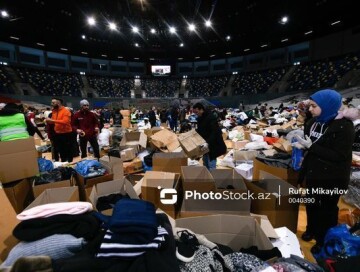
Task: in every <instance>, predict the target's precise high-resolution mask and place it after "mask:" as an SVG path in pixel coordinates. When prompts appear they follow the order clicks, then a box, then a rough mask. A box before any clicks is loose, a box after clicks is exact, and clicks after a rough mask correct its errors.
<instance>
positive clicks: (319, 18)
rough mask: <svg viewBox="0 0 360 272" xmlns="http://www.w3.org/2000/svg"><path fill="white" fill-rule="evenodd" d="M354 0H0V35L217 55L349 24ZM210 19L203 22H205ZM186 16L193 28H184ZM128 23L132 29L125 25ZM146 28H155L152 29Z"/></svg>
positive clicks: (53, 45) (95, 52)
mask: <svg viewBox="0 0 360 272" xmlns="http://www.w3.org/2000/svg"><path fill="white" fill-rule="evenodd" d="M354 3H355V1H350V0H342V1H339V0H263V1H262V0H123V1H120V0H119V1H117V0H62V1H56V0H26V1H24V0H21V1H20V0H3V1H1V2H0V10H1V11H6V12H7V14H6V13H5V14H4V13H3V12H2V13H1V14H2V15H5V16H1V15H0V41H4V42H11V43H14V44H18V45H23V46H28V47H33V48H39V49H43V50H47V51H52V52H59V53H66V54H72V55H79V56H87V57H92V58H104V59H112V60H114V59H118V60H133V59H134V58H135V59H139V60H141V61H144V60H145V61H147V60H155V61H156V60H159V59H160V60H167V59H171V60H178V59H179V60H194V59H200V60H201V59H211V58H223V57H225V56H238V55H245V54H252V53H256V52H260V51H266V50H269V49H274V48H279V47H284V46H287V45H289V44H296V43H299V42H302V41H307V40H312V39H315V38H318V37H321V36H325V35H328V34H331V33H335V32H338V31H342V30H345V29H350V28H353V27H356V26H358V25H359V21H360V16H359V15H358V10H357V9H356V8H355V4H354ZM6 15H8V16H6ZM90 16H93V17H94V18H95V20H96V25H94V26H90V25H89V24H88V22H87V19H88V18H89V17H90ZM283 16H288V19H289V20H288V22H287V23H286V24H284V23H281V18H282V17H283ZM209 19H210V20H211V22H212V25H211V27H206V26H205V25H204V22H205V21H206V20H209ZM110 22H112V23H115V24H116V30H110V29H109V27H108V24H109V23H110ZM191 23H193V24H194V25H195V27H196V30H195V31H189V29H188V25H189V24H191ZM134 26H136V27H137V28H138V29H139V32H138V33H134V32H133V31H132V27H134ZM170 26H174V27H175V29H176V33H175V34H171V33H170V32H169V27H170ZM152 28H154V29H155V31H156V33H155V34H153V33H151V31H150V30H151V29H152ZM84 37H85V38H84ZM227 37H230V38H227ZM136 44H137V46H136ZM181 44H183V46H180V45H181Z"/></svg>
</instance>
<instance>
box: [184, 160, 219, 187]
mask: <svg viewBox="0 0 360 272" xmlns="http://www.w3.org/2000/svg"><path fill="white" fill-rule="evenodd" d="M181 177H182V178H183V189H184V191H186V190H201V191H202V192H210V191H214V190H215V182H214V178H213V176H212V175H211V174H210V172H209V170H208V169H207V168H206V167H205V166H182V167H181Z"/></svg>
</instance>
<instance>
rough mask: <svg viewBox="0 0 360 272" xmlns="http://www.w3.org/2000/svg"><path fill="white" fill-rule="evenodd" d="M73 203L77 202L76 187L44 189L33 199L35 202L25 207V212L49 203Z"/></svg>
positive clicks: (77, 193)
mask: <svg viewBox="0 0 360 272" xmlns="http://www.w3.org/2000/svg"><path fill="white" fill-rule="evenodd" d="M73 201H79V190H78V187H76V186H73V187H63V188H53V189H46V190H45V191H44V192H42V193H41V195H39V196H38V197H37V198H35V200H34V201H33V202H32V203H31V204H30V205H29V206H27V207H26V209H25V210H28V209H31V208H34V207H36V206H39V205H44V204H49V203H59V202H73Z"/></svg>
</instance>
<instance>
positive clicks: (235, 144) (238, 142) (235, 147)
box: [233, 140, 250, 150]
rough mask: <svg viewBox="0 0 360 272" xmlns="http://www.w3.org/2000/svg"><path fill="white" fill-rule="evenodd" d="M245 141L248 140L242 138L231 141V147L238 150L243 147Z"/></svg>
mask: <svg viewBox="0 0 360 272" xmlns="http://www.w3.org/2000/svg"><path fill="white" fill-rule="evenodd" d="M247 143H250V141H248V140H243V141H237V142H233V148H234V149H236V150H239V149H241V148H244V147H245V145H246V144H247Z"/></svg>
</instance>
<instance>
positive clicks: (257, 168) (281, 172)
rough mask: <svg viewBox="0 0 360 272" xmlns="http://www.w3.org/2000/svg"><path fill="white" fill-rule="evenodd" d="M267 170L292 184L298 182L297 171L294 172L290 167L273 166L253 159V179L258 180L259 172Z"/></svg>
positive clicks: (294, 184)
mask: <svg viewBox="0 0 360 272" xmlns="http://www.w3.org/2000/svg"><path fill="white" fill-rule="evenodd" d="M261 171H263V172H267V173H269V174H271V175H273V176H275V177H278V178H280V179H282V180H284V181H287V182H288V183H290V184H291V185H293V186H295V187H296V186H297V184H298V177H299V174H298V172H295V171H294V170H293V169H291V168H288V169H287V168H281V167H275V166H271V165H268V164H265V163H263V162H261V161H259V160H258V159H256V158H255V159H254V168H253V180H259V179H260V172H261Z"/></svg>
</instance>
